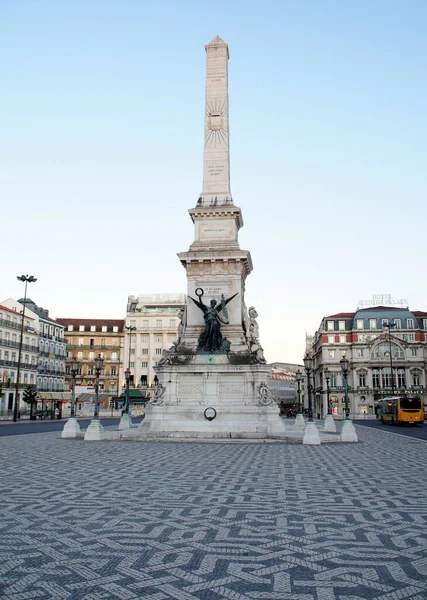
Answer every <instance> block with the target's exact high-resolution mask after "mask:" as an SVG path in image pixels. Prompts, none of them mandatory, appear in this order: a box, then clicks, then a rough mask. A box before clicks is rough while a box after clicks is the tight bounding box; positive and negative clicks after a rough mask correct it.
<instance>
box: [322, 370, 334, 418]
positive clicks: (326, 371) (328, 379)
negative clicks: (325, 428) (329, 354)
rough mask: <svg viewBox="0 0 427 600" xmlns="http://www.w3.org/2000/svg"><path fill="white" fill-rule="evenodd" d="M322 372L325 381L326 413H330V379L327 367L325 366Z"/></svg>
mask: <svg viewBox="0 0 427 600" xmlns="http://www.w3.org/2000/svg"><path fill="white" fill-rule="evenodd" d="M323 374H324V376H325V381H326V402H327V405H328V415H331V414H332V406H331V402H330V400H329V382H330V380H331V374H330V372H329V369H328V367H326V369H325V370H324V371H323Z"/></svg>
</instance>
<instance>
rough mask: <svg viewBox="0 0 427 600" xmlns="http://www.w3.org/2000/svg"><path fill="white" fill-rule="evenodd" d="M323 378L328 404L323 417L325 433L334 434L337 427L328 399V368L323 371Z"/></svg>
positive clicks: (329, 376) (329, 373)
mask: <svg viewBox="0 0 427 600" xmlns="http://www.w3.org/2000/svg"><path fill="white" fill-rule="evenodd" d="M323 376H324V378H325V381H326V402H327V404H328V414H327V415H326V417H325V431H331V432H336V430H337V427H336V425H335V421H334V417H333V416H332V404H331V399H330V389H329V382H330V380H331V372H330V371H329V369H328V367H326V369H325V370H324V371H323Z"/></svg>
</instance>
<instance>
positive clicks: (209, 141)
mask: <svg viewBox="0 0 427 600" xmlns="http://www.w3.org/2000/svg"><path fill="white" fill-rule="evenodd" d="M226 109H227V100H226V99H224V100H222V101H220V100H217V101H215V102H207V103H206V120H205V146H213V147H214V148H217V147H218V146H227V144H228V132H227V118H226V117H227V115H226Z"/></svg>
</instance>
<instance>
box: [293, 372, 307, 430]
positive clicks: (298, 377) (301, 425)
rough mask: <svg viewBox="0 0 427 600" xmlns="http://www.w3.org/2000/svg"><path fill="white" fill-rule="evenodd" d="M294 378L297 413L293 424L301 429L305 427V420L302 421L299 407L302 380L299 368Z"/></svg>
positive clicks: (302, 417)
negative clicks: (296, 394)
mask: <svg viewBox="0 0 427 600" xmlns="http://www.w3.org/2000/svg"><path fill="white" fill-rule="evenodd" d="M295 379H296V382H297V393H298V414H297V416H296V419H295V426H296V427H299V428H301V429H304V427H305V421H304V416H303V414H302V407H301V380H302V373H301V371H300V370H299V369H298V371H297V372H296V373H295Z"/></svg>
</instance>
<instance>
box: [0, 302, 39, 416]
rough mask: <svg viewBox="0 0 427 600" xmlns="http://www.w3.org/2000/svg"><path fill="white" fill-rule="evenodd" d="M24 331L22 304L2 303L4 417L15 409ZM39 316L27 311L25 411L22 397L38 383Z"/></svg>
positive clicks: (0, 401) (0, 395) (0, 404)
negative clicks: (30, 387) (26, 389)
mask: <svg viewBox="0 0 427 600" xmlns="http://www.w3.org/2000/svg"><path fill="white" fill-rule="evenodd" d="M21 329H22V305H21V304H20V303H19V302H18V301H17V300H14V299H13V298H8V299H7V300H4V301H3V302H2V303H1V304H0V414H1V413H5V412H8V411H12V410H13V406H14V402H15V393H16V388H15V386H16V378H17V376H18V360H19V347H20V342H21ZM38 330H39V325H38V317H37V315H35V314H34V313H32V311H30V310H28V312H27V310H26V312H25V317H24V329H23V337H22V349H21V360H20V364H21V367H20V376H19V379H20V385H19V401H18V410H20V409H21V408H23V401H22V396H23V393H24V390H25V388H26V387H28V386H33V385H34V386H35V385H36V384H37V365H38V355H39V348H38V338H39V333H38Z"/></svg>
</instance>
